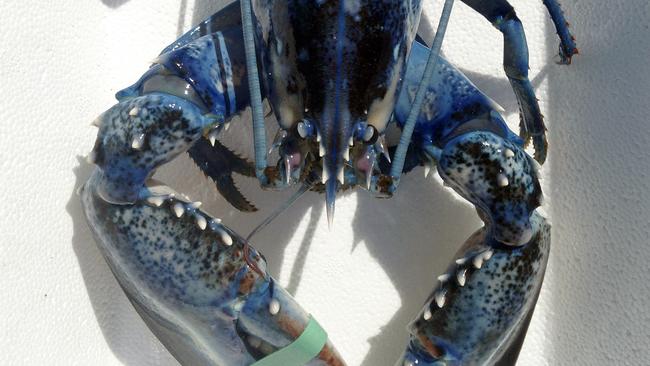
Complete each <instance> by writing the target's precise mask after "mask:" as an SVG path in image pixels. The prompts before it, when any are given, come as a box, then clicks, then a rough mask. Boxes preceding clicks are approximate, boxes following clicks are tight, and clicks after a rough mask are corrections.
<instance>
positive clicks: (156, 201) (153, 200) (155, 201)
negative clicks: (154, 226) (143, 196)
mask: <svg viewBox="0 0 650 366" xmlns="http://www.w3.org/2000/svg"><path fill="white" fill-rule="evenodd" d="M147 202H149V203H150V204H152V205H154V206H156V207H160V206H162V204H163V202H165V199H164V198H163V197H160V196H151V197H149V198H147Z"/></svg>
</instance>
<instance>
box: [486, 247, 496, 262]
mask: <svg viewBox="0 0 650 366" xmlns="http://www.w3.org/2000/svg"><path fill="white" fill-rule="evenodd" d="M493 254H494V251H493V250H492V249H488V250H486V251H485V252H484V253H483V260H484V261H489V260H490V258H492V255H493Z"/></svg>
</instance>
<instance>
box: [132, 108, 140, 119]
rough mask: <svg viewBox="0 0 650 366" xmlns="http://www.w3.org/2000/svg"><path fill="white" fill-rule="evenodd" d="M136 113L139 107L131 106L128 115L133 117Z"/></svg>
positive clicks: (138, 111)
mask: <svg viewBox="0 0 650 366" xmlns="http://www.w3.org/2000/svg"><path fill="white" fill-rule="evenodd" d="M138 113H140V109H139V108H138V107H133V108H131V110H130V111H129V116H131V117H135V116H137V115H138Z"/></svg>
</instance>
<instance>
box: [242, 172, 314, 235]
mask: <svg viewBox="0 0 650 366" xmlns="http://www.w3.org/2000/svg"><path fill="white" fill-rule="evenodd" d="M312 185H313V183H311V182H309V181H305V183H303V184H302V186H300V189H298V190H297V191H296V192H295V193H294V194H293V195H291V197H289V199H288V200H286V201H285V202H284V203H283V204H282V205H280V206H279V207H278V208H276V209H275V210H273V212H271V214H270V215H269V216H267V217H266V218H265V219H264V220H262V222H260V223H259V224H258V225H257V226H256V227H255V228H254V229H253V231H251V232H250V234H248V236H247V237H246V243H250V240H251V238H252V237H253V236H255V234H257V233H259V232H260V231H262V230H263V229H264V228H265V227H267V226H268V225H269V224H270V223H271V222H272V221H273V220H275V218H276V217H278V216H280V214H281V213H283V212H284V211H286V210H287V209H288V208H289V207H291V205H293V204H294V203H295V202H296V201H297V200H298V198H300V197H302V195H303V194H305V192H307V191H309V190H310V189H311V187H312Z"/></svg>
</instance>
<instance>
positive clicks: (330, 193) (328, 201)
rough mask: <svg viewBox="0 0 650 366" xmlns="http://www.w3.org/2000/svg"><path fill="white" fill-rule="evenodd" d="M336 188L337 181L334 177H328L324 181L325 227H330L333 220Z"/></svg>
mask: <svg viewBox="0 0 650 366" xmlns="http://www.w3.org/2000/svg"><path fill="white" fill-rule="evenodd" d="M337 189H338V181H337V180H336V177H330V179H328V180H327V182H326V183H325V206H326V207H327V227H328V229H330V230H331V229H332V223H333V222H334V206H335V203H336V190H337Z"/></svg>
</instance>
